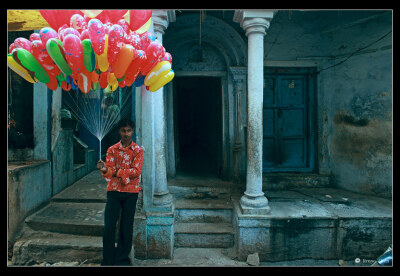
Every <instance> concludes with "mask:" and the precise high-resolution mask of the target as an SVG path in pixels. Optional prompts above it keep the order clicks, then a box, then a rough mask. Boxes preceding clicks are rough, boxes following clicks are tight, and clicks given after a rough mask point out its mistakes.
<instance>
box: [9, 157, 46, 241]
mask: <svg viewBox="0 0 400 276" xmlns="http://www.w3.org/2000/svg"><path fill="white" fill-rule="evenodd" d="M7 184H8V186H7V187H8V189H7V191H8V197H7V198H8V205H7V207H8V241H9V242H13V240H14V238H15V234H16V233H17V232H18V230H19V227H20V225H21V222H22V221H23V220H24V219H25V217H26V216H27V215H28V214H29V213H30V212H32V210H35V209H36V208H38V207H39V206H40V205H41V204H43V203H44V202H47V201H48V200H49V199H50V197H51V165H50V161H33V162H12V163H9V164H8V177H7Z"/></svg>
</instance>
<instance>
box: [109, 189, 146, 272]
mask: <svg viewBox="0 0 400 276" xmlns="http://www.w3.org/2000/svg"><path fill="white" fill-rule="evenodd" d="M137 198H138V194H137V193H124V192H114V191H113V192H111V191H108V192H107V203H106V207H105V211H104V233H103V261H102V263H101V265H130V259H129V253H130V252H131V249H132V235H133V220H134V217H135V210H136V201H137ZM120 215H121V220H120V228H119V237H118V245H117V248H115V231H116V225H117V221H118V218H119V216H120Z"/></svg>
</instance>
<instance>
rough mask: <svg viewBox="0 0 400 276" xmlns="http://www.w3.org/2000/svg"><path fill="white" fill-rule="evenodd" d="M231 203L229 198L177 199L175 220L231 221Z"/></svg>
mask: <svg viewBox="0 0 400 276" xmlns="http://www.w3.org/2000/svg"><path fill="white" fill-rule="evenodd" d="M232 216H233V205H232V202H231V200H230V199H210V200H207V199H196V200H195V199H182V198H180V199H177V200H176V201H175V222H210V223H218V222H226V223H231V222H232Z"/></svg>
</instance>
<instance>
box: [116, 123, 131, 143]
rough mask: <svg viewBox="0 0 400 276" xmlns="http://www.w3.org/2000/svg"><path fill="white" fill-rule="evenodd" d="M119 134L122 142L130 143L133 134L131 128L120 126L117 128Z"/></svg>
mask: <svg viewBox="0 0 400 276" xmlns="http://www.w3.org/2000/svg"><path fill="white" fill-rule="evenodd" d="M118 133H119V135H120V136H121V141H122V143H123V144H126V143H130V142H131V140H132V135H133V128H132V127H130V126H126V127H121V128H120V129H119V130H118Z"/></svg>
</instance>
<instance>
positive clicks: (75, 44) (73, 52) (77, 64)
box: [63, 34, 83, 73]
mask: <svg viewBox="0 0 400 276" xmlns="http://www.w3.org/2000/svg"><path fill="white" fill-rule="evenodd" d="M63 48H64V53H65V58H66V59H67V62H68V65H69V66H70V67H71V69H72V71H73V72H74V73H81V72H82V70H83V69H82V68H83V56H82V53H83V48H82V42H81V40H80V39H79V37H78V36H77V35H75V34H67V35H66V36H65V38H64V40H63Z"/></svg>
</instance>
